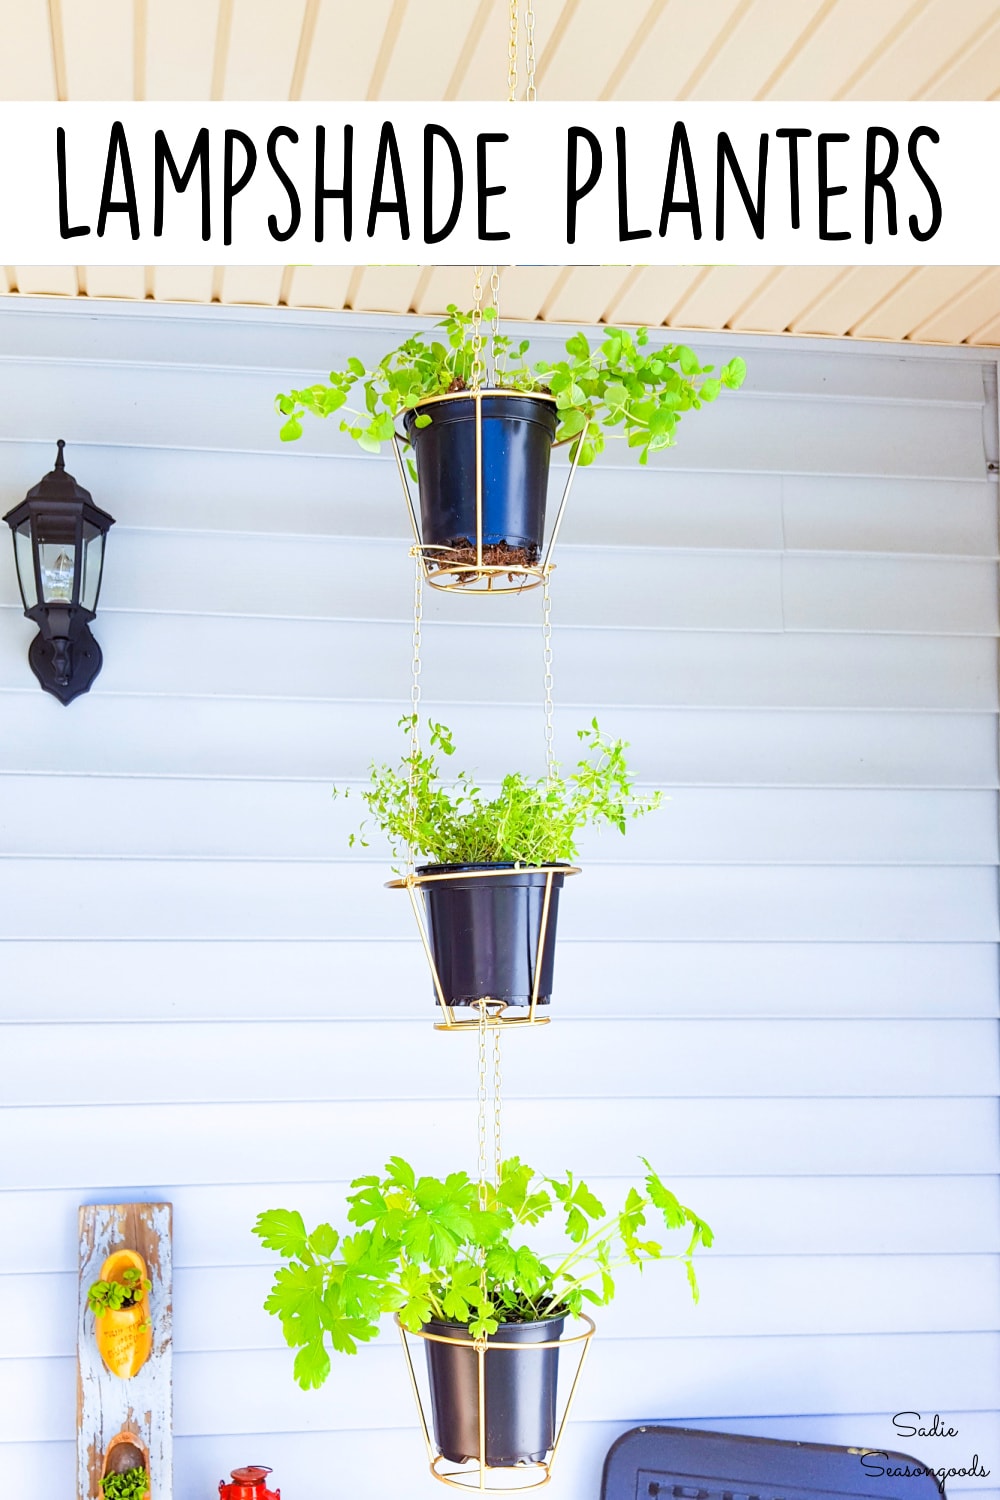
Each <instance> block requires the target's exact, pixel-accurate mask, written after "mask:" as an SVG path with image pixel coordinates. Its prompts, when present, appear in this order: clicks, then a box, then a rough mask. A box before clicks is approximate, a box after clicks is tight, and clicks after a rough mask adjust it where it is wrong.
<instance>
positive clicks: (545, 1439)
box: [395, 1313, 595, 1494]
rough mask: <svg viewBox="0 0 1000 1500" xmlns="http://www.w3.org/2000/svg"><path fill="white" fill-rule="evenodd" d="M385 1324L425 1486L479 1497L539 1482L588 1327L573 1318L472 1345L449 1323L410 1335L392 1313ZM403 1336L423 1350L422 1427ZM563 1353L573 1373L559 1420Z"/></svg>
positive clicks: (548, 1474) (559, 1431)
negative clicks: (396, 1339)
mask: <svg viewBox="0 0 1000 1500" xmlns="http://www.w3.org/2000/svg"><path fill="white" fill-rule="evenodd" d="M395 1322H396V1326H397V1328H398V1329H399V1335H400V1338H401V1340H402V1344H403V1352H404V1354H405V1356H406V1368H407V1372H408V1374H409V1377H410V1385H411V1387H412V1390H413V1396H414V1400H415V1401H416V1404H417V1413H418V1416H419V1418H420V1428H421V1432H422V1434H423V1439H424V1445H425V1447H426V1449H427V1461H428V1463H429V1465H430V1471H431V1473H432V1474H433V1475H434V1477H435V1479H440V1480H441V1481H442V1483H444V1484H447V1485H449V1486H450V1487H451V1488H452V1489H457V1490H472V1491H478V1492H479V1493H487V1494H489V1493H505V1492H507V1491H514V1492H516V1491H520V1490H534V1489H540V1488H541V1486H542V1485H545V1484H548V1482H549V1480H550V1479H551V1478H552V1467H553V1464H554V1463H555V1460H556V1455H557V1454H558V1451H559V1446H560V1442H561V1439H562V1435H563V1431H564V1429H565V1426H566V1421H567V1419H568V1417H569V1413H570V1411H571V1409H572V1406H573V1401H574V1398H575V1396H576V1391H577V1386H578V1384H579V1381H580V1376H581V1374H582V1372H583V1366H584V1363H585V1361H586V1358H587V1352H588V1350H589V1348H590V1340H591V1338H592V1337H593V1335H594V1332H595V1325H594V1322H593V1320H592V1319H591V1318H588V1317H587V1315H586V1314H585V1313H581V1315H580V1317H579V1318H578V1319H574V1320H570V1319H568V1318H566V1317H560V1318H549V1319H546V1320H544V1321H541V1322H535V1323H508V1324H504V1325H502V1327H501V1329H500V1331H499V1332H498V1333H496V1334H492V1335H490V1336H489V1337H487V1338H480V1339H474V1338H472V1337H471V1336H470V1334H469V1330H468V1328H467V1327H466V1326H464V1325H462V1324H459V1323H444V1322H438V1321H435V1320H431V1321H430V1322H429V1323H427V1324H425V1325H424V1327H423V1328H421V1329H420V1330H419V1332H415V1333H414V1332H408V1331H407V1330H406V1329H405V1328H404V1327H403V1324H402V1323H401V1322H400V1320H399V1317H398V1316H397V1317H396V1319H395ZM567 1323H569V1324H570V1331H569V1332H567V1331H566V1325H567ZM574 1330H576V1331H574ZM410 1339H419V1340H420V1341H421V1342H422V1343H423V1344H424V1347H425V1349H426V1351H427V1378H428V1387H429V1396H430V1421H428V1419H427V1411H426V1398H425V1396H424V1395H423V1394H422V1392H421V1387H420V1382H419V1381H418V1379H417V1372H416V1368H415V1366H414V1361H413V1354H412V1351H411V1349H410V1343H409V1341H410ZM564 1351H565V1357H566V1358H570V1357H571V1356H573V1355H575V1356H576V1366H575V1369H574V1370H573V1372H572V1376H571V1377H570V1384H569V1392H568V1394H567V1397H566V1400H565V1403H564V1405H563V1409H562V1412H561V1414H560V1412H559V1409H558V1388H559V1374H560V1364H561V1362H562V1360H563V1358H564ZM563 1378H564V1380H565V1378H566V1377H565V1375H564V1377H563ZM494 1475H496V1476H497V1478H496V1479H494V1478H493V1476H494ZM501 1475H502V1479H501V1478H500V1476H501Z"/></svg>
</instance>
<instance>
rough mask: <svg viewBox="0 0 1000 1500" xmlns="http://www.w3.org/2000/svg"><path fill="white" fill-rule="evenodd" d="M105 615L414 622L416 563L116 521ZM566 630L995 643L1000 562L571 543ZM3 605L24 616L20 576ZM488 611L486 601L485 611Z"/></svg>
mask: <svg viewBox="0 0 1000 1500" xmlns="http://www.w3.org/2000/svg"><path fill="white" fill-rule="evenodd" d="M114 549H115V550H114V559H115V560H114V567H113V568H109V571H108V576H107V581H106V585H105V587H104V590H103V592H102V596H101V614H102V619H103V617H104V616H105V615H107V614H108V613H110V612H113V611H116V610H127V611H129V612H131V613H145V612H149V613H166V614H177V613H191V614H199V615H241V616H247V615H251V616H262V617H270V616H279V617H285V618H294V619H309V620H315V619H337V620H365V621H387V620H395V621H401V620H405V619H406V617H407V610H408V609H409V608H410V605H411V603H412V600H411V597H410V596H411V594H412V579H413V565H412V562H411V560H410V558H409V557H408V555H407V552H406V549H405V548H404V547H402V546H400V545H399V544H398V543H396V542H395V541H390V540H385V541H361V540H358V539H343V538H322V539H320V538H316V537H265V536H261V535H255V534H237V535H233V534H232V533H226V532H212V533H202V534H200V535H199V534H197V533H192V532H187V531H177V532H163V531H153V530H136V529H129V528H122V527H119V528H118V530H116V531H115V533H114ZM558 568H559V572H558V594H557V597H556V601H555V602H556V609H557V612H558V613H557V618H558V621H559V624H560V625H561V626H562V627H563V628H564V629H565V628H566V627H570V626H576V627H587V628H590V629H593V628H594V627H601V626H605V627H609V628H612V629H615V628H618V627H624V628H627V629H628V630H629V631H632V630H638V629H654V630H679V631H684V632H685V633H687V632H691V631H697V630H709V631H733V630H738V631H741V632H753V631H775V630H786V631H789V632H793V631H838V632H839V631H850V632H858V631H872V632H882V631H889V632H894V633H896V632H899V633H912V634H915V635H921V636H923V635H992V636H995V635H996V633H997V628H998V621H997V598H996V595H997V574H996V564H995V563H993V562H987V561H983V562H979V563H976V562H973V561H971V560H962V561H944V560H937V559H935V560H934V561H926V560H922V559H919V558H904V559H893V558H862V557H857V556H855V555H835V556H829V557H813V558H802V557H796V556H791V555H788V556H785V557H784V558H783V559H782V558H781V557H779V556H778V555H776V554H775V555H771V554H766V555H764V554H761V555H754V554H747V553H745V552H744V553H739V552H719V553H706V552H691V551H689V550H680V549H669V550H668V549H665V548H649V547H646V548H628V549H626V548H618V549H616V551H615V554H614V566H613V567H609V559H608V556H607V554H606V553H605V552H603V551H599V550H597V549H594V548H582V547H573V546H562V547H561V548H560V550H559V552H558ZM0 604H2V605H5V606H7V607H8V608H13V609H20V595H19V593H18V589H17V581H16V578H15V577H14V574H13V570H10V571H9V572H6V573H4V575H3V578H2V579H0ZM487 608H488V606H487ZM497 609H499V610H500V611H501V612H502V623H503V625H504V627H505V628H508V629H509V628H510V626H512V625H522V626H529V627H530V626H532V625H535V624H537V622H538V621H539V619H540V617H541V601H540V598H539V596H538V595H537V594H535V593H528V594H525V595H524V596H523V597H521V598H518V597H514V598H512V599H510V600H507V601H504V602H502V603H498V605H497ZM425 619H426V620H427V621H428V622H430V621H435V622H439V623H442V624H446V623H447V624H456V623H465V624H474V625H481V624H483V623H484V622H487V621H488V622H489V623H499V622H500V621H499V618H498V616H497V615H495V614H494V615H493V617H492V619H490V617H489V616H487V615H484V603H483V601H482V600H481V599H478V598H468V597H464V598H463V597H461V596H457V597H456V596H455V595H442V594H441V593H439V592H429V593H428V597H427V600H426V604H425Z"/></svg>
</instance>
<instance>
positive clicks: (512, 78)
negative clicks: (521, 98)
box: [507, 0, 517, 104]
mask: <svg viewBox="0 0 1000 1500" xmlns="http://www.w3.org/2000/svg"><path fill="white" fill-rule="evenodd" d="M516 99H517V0H510V37H509V39H508V42H507V103H508V104H513V103H514V101H515V100H516Z"/></svg>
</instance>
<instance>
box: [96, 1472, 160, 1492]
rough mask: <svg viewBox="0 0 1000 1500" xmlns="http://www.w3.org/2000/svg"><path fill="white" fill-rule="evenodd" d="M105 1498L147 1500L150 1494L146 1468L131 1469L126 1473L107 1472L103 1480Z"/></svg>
mask: <svg viewBox="0 0 1000 1500" xmlns="http://www.w3.org/2000/svg"><path fill="white" fill-rule="evenodd" d="M101 1494H102V1495H103V1496H104V1500H145V1497H146V1496H147V1495H148V1494H149V1475H148V1474H147V1473H146V1470H145V1469H144V1468H138V1469H129V1470H128V1472H127V1473H125V1474H106V1475H105V1476H104V1478H103V1479H102V1480H101Z"/></svg>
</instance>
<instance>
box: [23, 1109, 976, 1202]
mask: <svg viewBox="0 0 1000 1500" xmlns="http://www.w3.org/2000/svg"><path fill="white" fill-rule="evenodd" d="M405 1114H406V1118H405V1121H403V1122H402V1123H401V1121H400V1120H399V1119H397V1118H396V1116H395V1115H394V1114H390V1112H389V1111H387V1110H386V1108H385V1105H384V1104H382V1103H371V1102H365V1101H353V1102H340V1103H336V1104H316V1103H307V1102H300V1103H297V1104H260V1105H233V1104H201V1105H198V1106H196V1107H193V1106H186V1105H175V1106H171V1105H154V1104H149V1105H130V1106H128V1109H127V1113H126V1112H124V1111H123V1110H122V1109H120V1108H116V1107H115V1106H113V1105H94V1106H92V1107H90V1108H88V1109H86V1110H81V1109H79V1108H74V1107H58V1106H56V1107H48V1108H40V1109H32V1108H23V1109H17V1108H9V1109H4V1110H0V1146H2V1148H3V1160H4V1162H5V1174H6V1185H7V1186H8V1187H10V1188H22V1187H23V1188H35V1189H40V1188H47V1187H59V1186H62V1185H64V1184H70V1183H81V1182H83V1183H87V1184H88V1191H89V1192H97V1191H98V1190H99V1189H105V1188H107V1189H111V1190H112V1191H113V1192H115V1193H116V1194H124V1193H125V1192H138V1190H139V1188H140V1187H145V1188H146V1189H148V1187H149V1186H150V1185H151V1184H153V1183H156V1182H177V1181H181V1182H189V1183H209V1182H213V1183H214V1182H231V1183H241V1182H260V1181H268V1182H280V1181H283V1180H284V1181H286V1182H287V1181H288V1180H289V1179H291V1178H292V1177H295V1178H297V1179H298V1178H300V1179H301V1180H303V1181H309V1180H317V1179H320V1180H326V1179H328V1178H331V1177H334V1178H350V1177H353V1176H354V1175H355V1174H356V1173H357V1172H358V1171H359V1170H364V1168H365V1162H364V1159H363V1158H365V1157H366V1158H367V1159H368V1160H369V1161H370V1162H371V1163H373V1165H374V1166H375V1167H377V1166H378V1165H379V1164H380V1163H381V1162H384V1161H386V1160H387V1159H388V1157H389V1156H390V1155H392V1153H393V1152H394V1151H396V1152H398V1151H400V1150H405V1151H406V1152H407V1154H408V1155H409V1156H410V1157H411V1159H415V1160H416V1161H417V1162H418V1163H419V1164H420V1165H421V1169H422V1170H424V1171H428V1172H440V1171H452V1170H454V1168H455V1165H456V1156H455V1146H454V1142H455V1141H457V1140H463V1139H464V1140H466V1141H468V1142H470V1143H471V1142H472V1140H473V1137H472V1135H471V1134H470V1133H469V1131H470V1121H471V1120H472V1106H471V1104H470V1103H463V1104H458V1103H454V1102H451V1101H447V1100H445V1101H439V1102H435V1103H420V1102H412V1103H409V1104H407V1106H406V1111H405ZM559 1122H560V1123H559V1129H560V1136H561V1139H560V1152H559V1156H560V1160H559V1166H558V1168H557V1170H562V1168H563V1166H564V1165H565V1163H563V1161H562V1156H563V1155H564V1150H565V1147H564V1145H563V1142H565V1143H572V1147H573V1150H572V1155H573V1166H574V1170H577V1171H579V1172H581V1173H583V1174H584V1175H594V1176H601V1175H604V1176H607V1175H609V1174H611V1173H619V1174H620V1173H621V1172H622V1171H623V1170H628V1168H629V1167H630V1166H631V1164H632V1163H634V1162H635V1161H636V1159H637V1158H638V1157H639V1156H640V1154H643V1153H645V1154H647V1155H648V1154H649V1151H650V1150H651V1149H654V1148H655V1144H656V1142H669V1143H670V1144H669V1147H667V1148H665V1149H661V1150H660V1152H659V1156H660V1158H661V1161H660V1166H661V1170H662V1171H663V1172H664V1173H665V1174H666V1175H667V1176H668V1177H669V1176H671V1175H673V1174H684V1175H705V1174H709V1173H719V1174H721V1175H724V1176H732V1175H733V1174H734V1173H740V1172H747V1173H750V1174H751V1175H757V1176H760V1175H773V1176H784V1175H786V1174H792V1175H796V1176H798V1175H805V1176H807V1177H814V1176H816V1177H821V1176H824V1175H826V1174H828V1173H836V1174H846V1175H859V1174H871V1175H874V1176H886V1175H889V1176H895V1175H899V1176H907V1175H911V1174H912V1175H917V1176H926V1175H928V1174H930V1175H933V1176H936V1175H940V1174H948V1173H952V1172H954V1173H958V1174H970V1173H973V1174H974V1173H980V1172H996V1170H997V1165H998V1160H1000V1143H998V1141H997V1138H996V1130H995V1128H994V1127H995V1123H996V1102H995V1100H991V1099H800V1100H795V1101H790V1100H787V1099H780V1100H768V1099H741V1100H733V1101H731V1102H725V1101H722V1100H718V1099H716V1100H683V1101H675V1100H670V1099H657V1100H646V1099H635V1098H630V1099H622V1100H618V1101H616V1103H615V1106H614V1108H613V1109H609V1110H595V1109H594V1107H593V1103H592V1101H590V1100H586V1099H570V1100H565V1101H564V1102H563V1103H562V1104H561V1106H560V1110H559ZM126 1124H127V1128H128V1132H129V1142H130V1151H131V1152H132V1154H133V1156H134V1159H135V1161H136V1163H137V1164H139V1165H138V1166H137V1167H136V1169H135V1172H134V1176H132V1174H131V1173H130V1171H129V1168H128V1167H127V1166H126V1165H124V1164H123V1163H122V1161H121V1159H120V1157H116V1158H114V1159H111V1158H110V1156H109V1153H108V1152H107V1151H106V1150H103V1151H102V1143H103V1142H106V1141H107V1139H108V1137H109V1132H111V1133H112V1134H114V1135H116V1134H117V1133H118V1132H120V1131H121V1130H122V1129H123V1127H124V1126H125V1125H126ZM505 1131H506V1138H507V1140H508V1141H516V1140H519V1139H520V1140H536V1139H540V1138H541V1139H545V1140H547V1139H548V1138H549V1136H550V1134H551V1131H552V1111H551V1109H550V1108H549V1106H548V1105H547V1104H545V1103H544V1102H543V1101H531V1100H517V1099H512V1100H511V1101H510V1105H509V1107H508V1109H507V1111H506V1124H505ZM401 1137H403V1138H402V1139H401ZM290 1141H294V1143H295V1150H294V1161H292V1162H290V1160H289V1142H290ZM359 1141H360V1142H364V1143H366V1145H365V1150H364V1152H363V1153H359V1145H358V1143H359ZM473 1155H474V1149H473V1146H472V1144H470V1145H469V1147H468V1158H469V1162H468V1165H469V1169H470V1170H474V1160H473ZM536 1165H537V1166H539V1167H544V1166H545V1165H546V1163H545V1162H544V1161H542V1160H541V1159H539V1161H537V1162H536ZM139 1166H141V1172H142V1183H141V1184H140V1182H139ZM125 1176H130V1177H131V1178H132V1180H130V1181H123V1180H122V1179H123V1177H125ZM136 1201H145V1200H141V1199H138V1198H137V1200H136Z"/></svg>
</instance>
